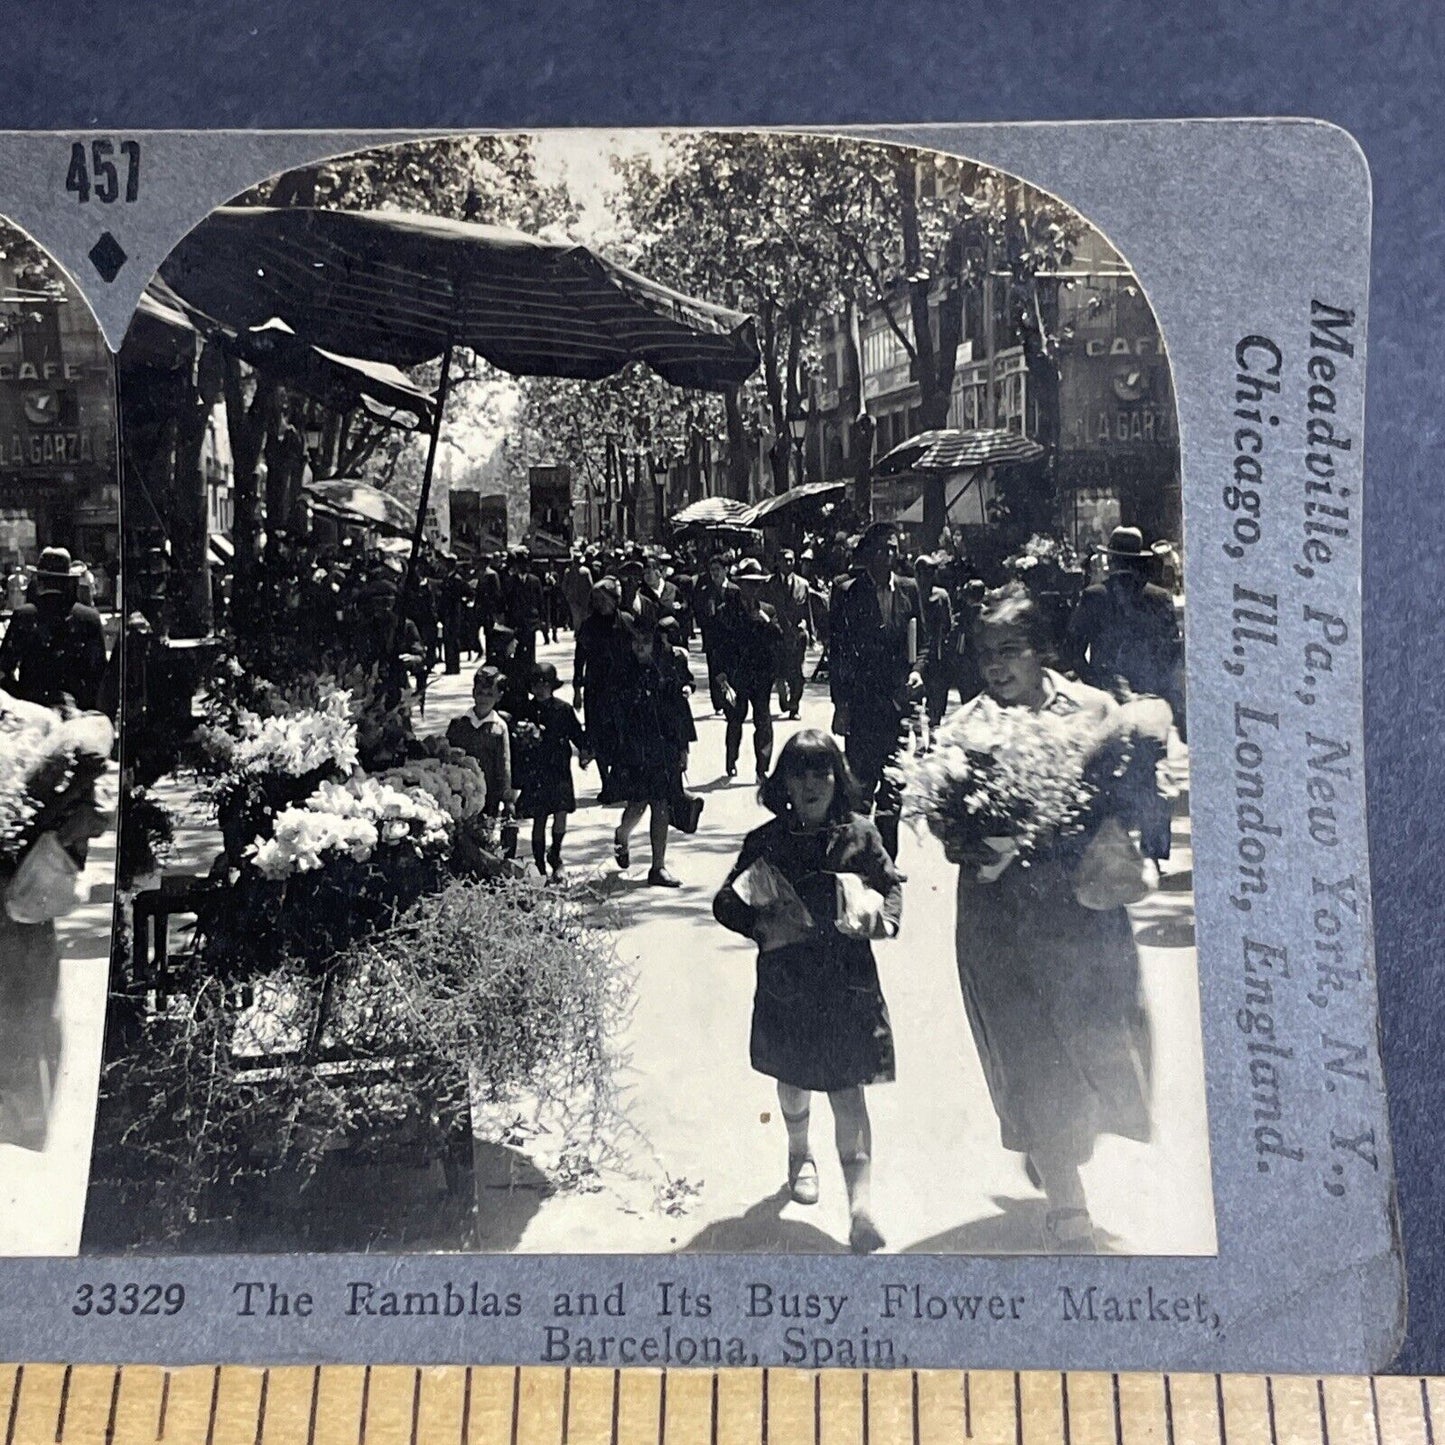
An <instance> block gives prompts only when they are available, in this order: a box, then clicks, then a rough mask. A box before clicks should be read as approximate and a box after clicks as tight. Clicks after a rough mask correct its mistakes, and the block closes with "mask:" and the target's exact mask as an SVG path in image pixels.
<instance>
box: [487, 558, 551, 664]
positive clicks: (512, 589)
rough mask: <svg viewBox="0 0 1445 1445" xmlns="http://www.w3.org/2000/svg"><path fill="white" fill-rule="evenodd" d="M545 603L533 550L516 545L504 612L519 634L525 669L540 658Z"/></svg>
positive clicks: (504, 595)
mask: <svg viewBox="0 0 1445 1445" xmlns="http://www.w3.org/2000/svg"><path fill="white" fill-rule="evenodd" d="M543 605H544V598H543V596H542V579H541V578H540V577H538V576H537V574H536V573H535V572H533V571H532V554H531V553H530V552H529V551H528V550H527V549H526V548H525V547H514V548H513V549H512V555H511V562H510V565H509V566H508V568H507V572H506V575H505V576H504V577H503V578H502V615H503V620H504V621H505V622H506V624H507V626H508V627H510V628H511V629H512V631H513V633H515V634H516V638H517V659H518V662H519V664H520V666H521V667H522V668H523V670H524V671H525V670H527V669H530V668H531V667H532V666H533V664H534V663H535V662H536V661H537V632H538V629H540V627H541V626H542V608H543ZM488 661H492V659H491V658H488Z"/></svg>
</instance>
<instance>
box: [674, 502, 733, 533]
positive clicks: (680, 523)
mask: <svg viewBox="0 0 1445 1445" xmlns="http://www.w3.org/2000/svg"><path fill="white" fill-rule="evenodd" d="M751 510H752V508H750V507H749V506H748V505H747V503H746V502H737V501H734V500H733V499H732V498H731V497H704V498H703V499H702V501H700V502H692V503H690V504H689V505H688V506H686V507H684V508H683V509H682V511H680V512H676V513H674V515H673V517H672V525H673V526H674V527H720V526H724V525H728V524H731V525H732V526H737V527H741V526H746V525H747V523H746V522H745V521H744V518H746V516H747V514H748V513H749V512H750V511H751Z"/></svg>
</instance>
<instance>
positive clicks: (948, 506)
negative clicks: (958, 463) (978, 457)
mask: <svg viewBox="0 0 1445 1445" xmlns="http://www.w3.org/2000/svg"><path fill="white" fill-rule="evenodd" d="M978 478H979V468H977V467H973V468H971V469H970V470H969V471H966V472H963V473H961V474H960V475H959V476H957V477H950V478H949V479H948V480H947V482H946V483H945V486H946V487H947V492H946V493H945V496H944V516H945V517H947V519H948V520H949V521H950V522H961V521H962V520H963V516H962V510H963V509H962V507H961V505H960V504H961V503H962V501H963V499H964V497H965V496H966V495H967V494H968V489H969V488H970V487H971V486H972V485H973V484H974V483H975V482H976V481H977V480H978ZM981 495H982V494H980V496H981ZM978 508H979V512H980V516H979V520H980V521H985V520H987V519H986V517H985V516H984V515H983V513H982V508H983V502H982V500H980V501H979V504H978ZM897 521H898V524H899V525H900V526H902V527H921V526H922V525H923V498H922V497H916V498H915V499H914V500H913V502H912V503H911V504H910V505H909V506H907V507H905V508H904V509H903V510H902V511H901V512H900V513H899V514H898V517H897Z"/></svg>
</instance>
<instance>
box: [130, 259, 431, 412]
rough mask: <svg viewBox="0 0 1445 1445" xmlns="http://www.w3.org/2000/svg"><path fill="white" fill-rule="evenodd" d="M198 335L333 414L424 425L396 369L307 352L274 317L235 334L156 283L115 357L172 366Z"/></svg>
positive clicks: (416, 396) (426, 407) (417, 390)
mask: <svg viewBox="0 0 1445 1445" xmlns="http://www.w3.org/2000/svg"><path fill="white" fill-rule="evenodd" d="M198 335H199V336H207V337H210V338H212V339H214V340H215V341H216V342H217V343H218V344H219V345H221V346H222V347H224V348H225V349H226V350H227V351H230V352H231V353H232V354H233V355H235V356H239V357H240V358H241V360H242V361H245V362H246V363H248V364H249V365H251V366H254V367H256V368H257V370H260V371H265V372H268V373H270V374H271V375H272V376H274V377H275V378H276V379H277V380H278V381H280V382H282V383H283V384H284V385H286V386H289V387H292V388H294V389H295V390H296V391H300V392H302V393H304V394H305V395H306V396H309V397H313V398H314V399H315V400H317V401H319V402H321V403H322V404H323V405H324V406H328V407H330V408H331V409H332V410H334V411H339V412H346V411H350V410H352V409H353V408H354V407H358V406H364V407H366V409H367V410H368V411H369V412H371V413H372V415H374V416H376V417H378V418H379V419H380V420H382V421H386V422H388V423H390V424H392V425H397V426H405V428H406V429H409V430H418V429H423V428H429V427H430V426H431V424H432V418H433V412H434V408H435V402H434V400H433V398H432V396H431V394H430V393H429V392H427V391H424V390H423V389H422V388H421V387H419V386H416V385H415V384H414V383H413V382H412V380H411V378H410V377H408V376H407V375H406V373H405V372H404V371H402V370H400V369H399V368H398V367H395V366H390V365H388V364H387V363H385V362H378V361H365V360H361V359H358V358H356V357H350V356H341V355H339V354H337V353H335V352H331V351H324V350H322V349H321V348H320V347H315V346H308V345H307V344H306V343H305V342H304V341H302V340H300V339H299V338H298V337H297V336H296V334H295V333H294V332H293V331H292V329H291V328H290V327H289V326H287V325H286V323H285V322H283V321H281V320H279V319H278V318H275V317H272V318H270V319H268V320H267V321H266V322H264V323H263V324H262V325H260V326H257V327H252V328H250V329H247V330H239V331H238V330H236V329H234V328H232V327H229V326H226V325H224V324H222V323H221V322H219V321H217V320H215V319H214V318H213V317H210V316H208V315H206V314H205V313H204V312H203V311H201V310H200V309H199V308H197V307H194V306H192V305H190V304H189V303H188V302H186V301H185V300H184V299H183V298H182V297H180V296H179V295H177V294H176V292H175V291H173V290H172V289H171V287H169V286H168V285H166V283H165V282H164V281H162V280H160V279H159V278H156V279H154V280H152V281H151V283H150V285H149V286H147V287H146V289H145V291H144V292H142V294H141V299H140V304H139V305H138V306H137V308H136V314H135V317H134V319H133V320H132V321H131V328H130V331H129V332H127V334H126V340H125V350H124V351H123V352H122V355H123V356H126V357H128V358H132V359H136V360H141V361H145V360H152V361H157V362H160V363H161V364H163V365H174V364H176V363H177V362H178V361H180V360H181V359H183V354H184V355H188V354H189V353H188V352H187V351H186V348H188V347H190V346H191V345H192V344H193V342H194V339H195V337H196V336H198ZM402 416H404V417H405V418H406V420H405V422H404V423H403V422H402V421H401V420H400V417H402Z"/></svg>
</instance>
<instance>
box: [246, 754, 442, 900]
mask: <svg viewBox="0 0 1445 1445" xmlns="http://www.w3.org/2000/svg"><path fill="white" fill-rule="evenodd" d="M451 822H452V819H451V816H450V815H449V814H448V813H447V812H446V811H445V809H443V808H442V807H440V806H439V805H438V803H437V802H436V800H435V799H434V798H433V797H432V796H431V794H430V793H429V792H427V791H426V790H425V789H424V788H420V787H413V788H404V787H398V786H395V785H394V784H392V783H390V782H388V781H386V780H385V779H384V778H376V777H364V776H362V777H355V778H352V779H351V780H350V781H348V782H345V783H322V784H321V786H320V787H318V788H317V789H316V791H315V792H314V793H312V794H311V796H310V797H309V798H307V799H306V801H305V802H304V803H301V804H298V805H295V806H292V807H289V808H285V809H283V810H282V811H281V812H280V813H278V814H277V816H276V823H275V829H274V831H273V832H272V835H271V836H270V837H269V838H257V839H256V840H255V842H254V843H252V844H251V846H250V848H249V849H248V850H247V857H248V858H249V860H250V861H251V862H252V863H254V864H255V866H256V867H257V869H259V870H260V872H261V873H262V874H264V875H265V877H267V878H269V879H271V880H272V881H277V882H279V881H280V880H282V879H286V878H289V877H291V876H292V875H293V874H295V873H309V872H313V871H314V870H316V869H318V868H321V867H324V866H325V864H326V861H327V855H328V854H330V855H342V854H344V855H346V856H349V857H350V858H352V859H353V860H355V861H356V862H359V863H364V862H366V861H367V860H368V859H369V858H370V857H371V856H372V854H373V853H374V852H375V851H376V850H377V849H378V848H383V847H399V846H402V845H406V846H409V847H410V848H412V849H413V850H414V851H415V852H416V853H418V854H425V853H429V852H436V851H438V850H440V849H442V848H444V847H445V846H446V844H447V842H448V841H449V838H450V827H451Z"/></svg>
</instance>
